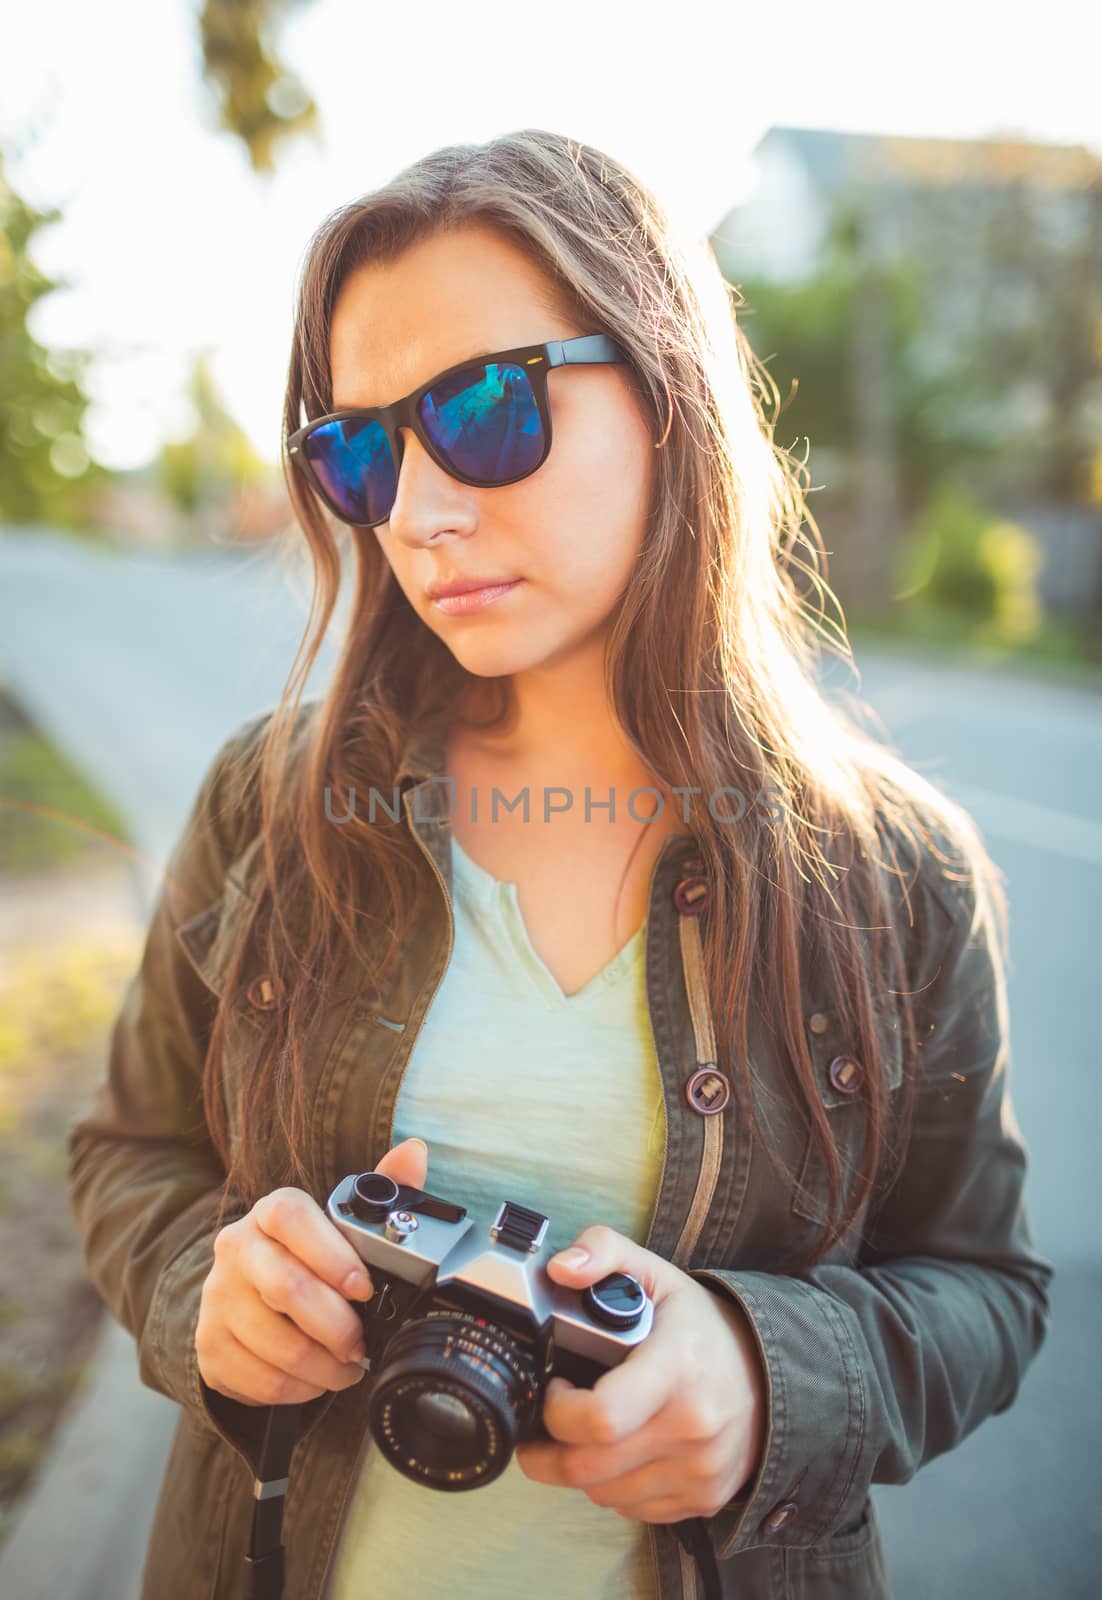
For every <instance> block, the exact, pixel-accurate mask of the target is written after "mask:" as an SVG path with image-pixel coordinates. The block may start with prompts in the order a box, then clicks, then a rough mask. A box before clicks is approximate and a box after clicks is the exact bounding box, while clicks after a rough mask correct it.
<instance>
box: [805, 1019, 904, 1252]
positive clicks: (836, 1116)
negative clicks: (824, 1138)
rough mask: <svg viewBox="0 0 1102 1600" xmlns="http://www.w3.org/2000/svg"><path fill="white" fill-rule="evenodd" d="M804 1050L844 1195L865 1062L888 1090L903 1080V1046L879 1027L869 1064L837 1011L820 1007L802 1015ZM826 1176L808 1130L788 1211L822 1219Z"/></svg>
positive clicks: (861, 1123) (857, 1147)
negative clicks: (827, 1124) (840, 1168)
mask: <svg viewBox="0 0 1102 1600" xmlns="http://www.w3.org/2000/svg"><path fill="white" fill-rule="evenodd" d="M805 1027H806V1030H807V1042H808V1048H809V1050H810V1052H811V1060H812V1065H813V1067H814V1070H815V1083H816V1087H817V1088H818V1092H819V1097H820V1101H821V1104H822V1106H823V1109H824V1111H825V1112H826V1114H827V1116H828V1118H829V1119H830V1127H831V1131H832V1133H833V1137H834V1141H835V1144H836V1146H837V1148H838V1153H839V1156H840V1157H841V1160H842V1165H843V1174H842V1181H843V1184H844V1193H845V1194H846V1195H848V1194H849V1193H850V1191H851V1190H852V1188H853V1187H854V1185H855V1182H856V1172H855V1164H856V1161H857V1159H858V1157H859V1155H860V1152H861V1144H862V1141H863V1139H864V1130H865V1103H866V1094H867V1088H866V1084H867V1079H868V1074H869V1071H870V1066H871V1067H872V1068H875V1070H876V1071H878V1072H879V1073H881V1074H882V1078H883V1082H884V1084H885V1085H886V1087H887V1089H888V1090H889V1092H893V1091H894V1090H896V1089H898V1088H899V1086H900V1084H901V1083H902V1081H903V1047H902V1041H901V1040H900V1037H899V1035H898V1033H896V1032H894V1031H892V1030H889V1029H887V1028H885V1027H883V1026H882V1027H881V1028H880V1029H879V1031H878V1037H879V1040H880V1048H879V1057H878V1059H877V1061H875V1062H874V1063H871V1064H870V1063H867V1062H865V1061H864V1060H862V1059H861V1057H860V1055H859V1053H858V1049H857V1046H856V1042H855V1041H854V1039H853V1038H852V1036H851V1034H850V1032H849V1030H847V1029H846V1028H844V1027H843V1024H842V1018H841V1013H840V1011H839V1010H838V1009H836V1008H835V1009H830V1008H827V1007H825V1006H823V1007H819V1008H817V1009H816V1010H814V1011H810V1012H808V1014H807V1016H806V1017H805ZM827 1199H828V1191H827V1179H826V1172H825V1170H824V1169H823V1167H822V1164H821V1160H820V1159H819V1157H818V1152H817V1148H816V1146H815V1144H814V1143H813V1140H812V1135H811V1131H810V1129H809V1130H808V1134H807V1139H806V1143H805V1146H804V1157H803V1162H802V1164H801V1167H800V1174H799V1178H798V1180H797V1183H796V1186H795V1188H794V1190H793V1193H792V1210H793V1211H794V1212H795V1213H796V1215H797V1216H800V1217H806V1218H807V1219H808V1220H809V1221H811V1222H816V1223H820V1224H822V1223H824V1222H825V1221H826V1220H827Z"/></svg>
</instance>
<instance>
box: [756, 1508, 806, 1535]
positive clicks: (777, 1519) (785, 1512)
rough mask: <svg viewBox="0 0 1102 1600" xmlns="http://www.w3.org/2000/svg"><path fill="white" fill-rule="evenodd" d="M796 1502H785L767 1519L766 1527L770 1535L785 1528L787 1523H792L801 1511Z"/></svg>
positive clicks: (773, 1510)
mask: <svg viewBox="0 0 1102 1600" xmlns="http://www.w3.org/2000/svg"><path fill="white" fill-rule="evenodd" d="M799 1509H800V1508H799V1506H798V1505H797V1504H796V1502H795V1500H785V1501H784V1502H783V1504H781V1505H779V1506H774V1507H773V1509H772V1511H771V1512H770V1513H769V1515H768V1516H767V1517H766V1519H765V1527H766V1529H767V1530H768V1532H769V1533H776V1531H777V1529H778V1528H783V1527H784V1525H785V1523H787V1522H791V1521H792V1518H793V1517H794V1516H795V1515H796V1513H797V1512H798V1511H799Z"/></svg>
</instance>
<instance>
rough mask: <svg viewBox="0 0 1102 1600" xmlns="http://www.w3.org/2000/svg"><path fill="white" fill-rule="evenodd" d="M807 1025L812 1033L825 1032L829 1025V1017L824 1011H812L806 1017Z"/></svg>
mask: <svg viewBox="0 0 1102 1600" xmlns="http://www.w3.org/2000/svg"><path fill="white" fill-rule="evenodd" d="M807 1025H808V1027H809V1028H810V1029H811V1031H812V1033H825V1032H826V1031H827V1029H828V1028H829V1027H830V1018H829V1017H828V1016H827V1014H826V1012H825V1011H813V1012H812V1013H811V1015H810V1016H809V1017H808V1019H807Z"/></svg>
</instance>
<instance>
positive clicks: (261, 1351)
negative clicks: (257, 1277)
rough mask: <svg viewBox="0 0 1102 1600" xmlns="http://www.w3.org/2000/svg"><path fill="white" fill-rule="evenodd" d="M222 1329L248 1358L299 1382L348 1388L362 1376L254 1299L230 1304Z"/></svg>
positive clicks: (354, 1366) (351, 1364)
mask: <svg viewBox="0 0 1102 1600" xmlns="http://www.w3.org/2000/svg"><path fill="white" fill-rule="evenodd" d="M225 1326H226V1328H227V1330H228V1332H229V1333H231V1334H232V1335H233V1337H234V1338H235V1339H236V1340H237V1341H238V1342H239V1343H240V1344H241V1345H243V1346H244V1348H245V1349H246V1350H247V1351H248V1352H249V1353H250V1354H251V1355H253V1356H255V1357H256V1358H257V1359H258V1360H260V1361H263V1362H264V1364H265V1365H266V1366H270V1367H273V1368H275V1369H276V1370H277V1371H278V1372H282V1373H285V1374H286V1375H287V1376H288V1377H289V1378H294V1379H295V1380H297V1381H298V1382H299V1383H303V1384H310V1385H313V1386H315V1387H318V1386H320V1387H321V1388H322V1389H347V1388H349V1387H350V1385H351V1384H353V1383H356V1382H358V1381H359V1379H360V1378H362V1377H363V1375H364V1369H363V1367H361V1366H359V1365H357V1364H356V1363H354V1362H349V1361H343V1360H338V1359H336V1357H334V1356H333V1355H331V1354H330V1352H329V1351H328V1350H327V1349H326V1348H325V1346H324V1345H321V1344H319V1343H318V1342H317V1340H316V1339H311V1338H310V1337H309V1335H308V1334H305V1333H303V1331H302V1329H301V1328H299V1327H297V1326H296V1324H295V1323H293V1322H292V1321H291V1320H290V1318H289V1317H285V1316H282V1315H280V1313H279V1312H276V1311H272V1310H270V1309H269V1308H268V1307H267V1306H266V1305H265V1304H264V1303H263V1301H261V1300H258V1299H256V1298H255V1297H254V1298H253V1300H252V1302H251V1303H248V1302H245V1303H238V1304H231V1306H230V1307H229V1308H228V1310H227V1314H226V1322H225Z"/></svg>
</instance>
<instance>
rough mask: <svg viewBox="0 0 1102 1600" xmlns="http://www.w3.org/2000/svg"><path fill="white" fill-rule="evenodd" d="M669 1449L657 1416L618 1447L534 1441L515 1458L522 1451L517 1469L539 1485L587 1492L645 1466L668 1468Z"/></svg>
mask: <svg viewBox="0 0 1102 1600" xmlns="http://www.w3.org/2000/svg"><path fill="white" fill-rule="evenodd" d="M673 1448H674V1447H673V1446H672V1445H671V1443H670V1440H669V1438H668V1436H667V1432H666V1430H665V1428H664V1425H663V1419H662V1417H661V1416H659V1417H655V1418H653V1419H652V1421H651V1422H650V1423H649V1424H648V1425H647V1426H646V1427H645V1428H643V1429H642V1430H641V1431H640V1432H638V1433H634V1434H632V1436H631V1437H630V1438H629V1439H625V1440H623V1441H622V1442H621V1443H619V1444H611V1445H580V1444H556V1443H554V1442H549V1441H547V1440H543V1439H537V1440H532V1441H531V1442H530V1443H528V1444H524V1445H521V1446H518V1449H517V1451H516V1454H517V1455H518V1456H519V1455H520V1452H521V1451H522V1450H523V1451H524V1456H523V1458H522V1460H521V1465H522V1467H523V1468H524V1470H525V1471H526V1472H529V1468H530V1469H531V1470H530V1472H529V1476H531V1477H533V1478H535V1479H536V1480H537V1481H538V1482H540V1483H552V1484H559V1485H562V1486H564V1487H568V1488H573V1489H588V1488H590V1487H592V1486H594V1485H597V1484H608V1483H610V1482H613V1481H616V1480H623V1479H624V1478H625V1477H626V1476H627V1475H628V1474H631V1473H636V1472H638V1471H639V1470H640V1469H642V1468H644V1467H647V1466H652V1465H657V1464H658V1463H661V1462H666V1463H667V1464H668V1462H669V1457H670V1452H671V1450H672V1449H673Z"/></svg>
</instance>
